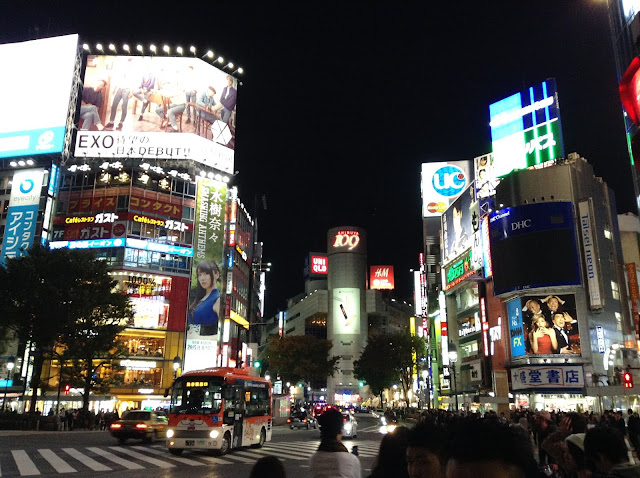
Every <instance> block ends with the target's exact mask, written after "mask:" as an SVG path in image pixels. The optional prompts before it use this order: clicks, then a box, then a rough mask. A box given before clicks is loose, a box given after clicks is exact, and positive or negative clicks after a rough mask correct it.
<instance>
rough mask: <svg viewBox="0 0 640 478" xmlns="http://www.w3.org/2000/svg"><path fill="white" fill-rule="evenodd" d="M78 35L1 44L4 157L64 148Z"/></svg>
mask: <svg viewBox="0 0 640 478" xmlns="http://www.w3.org/2000/svg"><path fill="white" fill-rule="evenodd" d="M77 49H78V35H67V36H62V37H55V38H45V39H42V40H32V41H26V42H22V43H9V44H5V45H0V65H3V72H2V74H0V105H2V106H1V109H2V112H3V114H1V115H0V158H7V157H11V156H25V155H33V154H46V153H60V152H61V151H62V149H63V148H64V137H65V132H66V124H67V115H68V113H69V97H70V94H71V86H72V85H73V78H74V71H75V61H76V52H77Z"/></svg>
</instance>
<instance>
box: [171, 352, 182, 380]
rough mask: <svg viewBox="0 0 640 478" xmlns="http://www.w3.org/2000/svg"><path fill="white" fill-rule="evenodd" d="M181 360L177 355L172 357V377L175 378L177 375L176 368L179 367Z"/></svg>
mask: <svg viewBox="0 0 640 478" xmlns="http://www.w3.org/2000/svg"><path fill="white" fill-rule="evenodd" d="M181 362H182V360H181V359H180V356H179V355H176V356H175V357H174V359H173V379H174V380H175V379H176V377H177V376H178V369H179V368H180V364H181Z"/></svg>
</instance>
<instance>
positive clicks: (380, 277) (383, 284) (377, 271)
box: [369, 266, 395, 290]
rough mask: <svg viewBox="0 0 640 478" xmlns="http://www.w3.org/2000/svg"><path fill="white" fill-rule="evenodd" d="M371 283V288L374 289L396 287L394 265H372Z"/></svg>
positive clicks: (370, 271) (370, 272) (370, 269)
mask: <svg viewBox="0 0 640 478" xmlns="http://www.w3.org/2000/svg"><path fill="white" fill-rule="evenodd" d="M369 283H370V286H369V288H370V289H372V290H393V289H394V288H395V281H394V277H393V266H371V267H370V268H369Z"/></svg>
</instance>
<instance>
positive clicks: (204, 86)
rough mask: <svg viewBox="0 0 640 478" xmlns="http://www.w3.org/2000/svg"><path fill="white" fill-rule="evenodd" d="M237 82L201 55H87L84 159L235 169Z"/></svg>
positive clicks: (80, 146)
mask: <svg viewBox="0 0 640 478" xmlns="http://www.w3.org/2000/svg"><path fill="white" fill-rule="evenodd" d="M237 88H238V82H237V80H236V79H235V78H234V77H233V76H231V75H229V74H227V73H225V72H223V71H221V70H219V69H218V68H215V67H214V66H212V65H210V64H209V63H206V62H204V61H202V60H200V59H198V58H177V57H144V56H135V57H132V56H94V55H91V56H89V57H88V58H87V66H86V70H85V76H84V90H83V92H82V95H83V105H82V106H81V110H80V120H79V125H78V126H79V128H78V129H79V131H78V135H77V138H76V144H75V155H76V157H91V158H95V157H129V158H143V159H192V160H195V161H199V162H201V163H204V164H206V165H208V166H211V167H215V168H217V169H219V170H221V171H224V172H226V173H229V174H233V173H234V169H233V164H234V163H233V161H234V148H235V136H236V102H237V96H238V95H237Z"/></svg>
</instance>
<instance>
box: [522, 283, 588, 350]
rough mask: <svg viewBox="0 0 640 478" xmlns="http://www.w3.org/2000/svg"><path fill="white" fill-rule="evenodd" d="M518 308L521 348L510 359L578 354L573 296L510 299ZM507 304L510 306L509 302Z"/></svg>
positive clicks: (576, 322)
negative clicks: (524, 356) (521, 356)
mask: <svg viewBox="0 0 640 478" xmlns="http://www.w3.org/2000/svg"><path fill="white" fill-rule="evenodd" d="M514 301H515V304H517V305H519V309H520V311H521V320H522V336H523V337H524V347H519V348H518V349H517V354H514V350H513V348H512V356H514V357H515V356H517V355H523V354H524V353H526V354H527V355H548V354H562V355H580V353H581V345H580V333H579V331H578V320H577V319H578V318H577V316H576V298H575V296H574V295H572V294H561V295H551V294H540V295H526V296H523V297H520V298H518V299H513V301H511V302H514ZM511 302H510V303H511Z"/></svg>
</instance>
